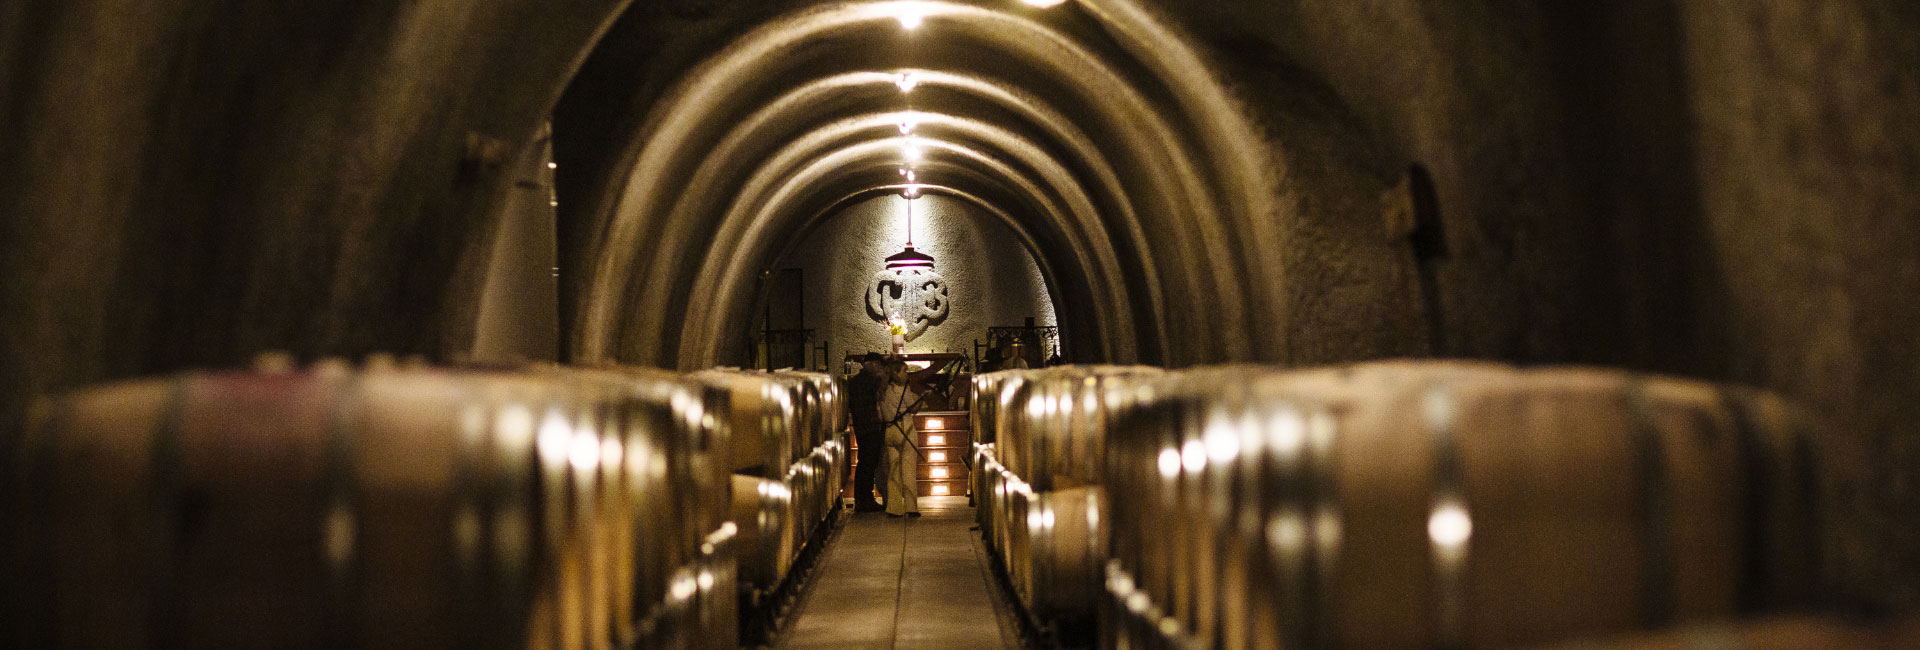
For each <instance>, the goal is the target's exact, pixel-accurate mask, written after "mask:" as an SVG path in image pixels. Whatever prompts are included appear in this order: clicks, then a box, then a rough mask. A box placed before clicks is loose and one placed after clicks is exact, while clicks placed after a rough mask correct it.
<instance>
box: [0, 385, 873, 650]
mask: <svg viewBox="0 0 1920 650" xmlns="http://www.w3.org/2000/svg"><path fill="white" fill-rule="evenodd" d="M821 377H824V376H821ZM821 377H807V376H787V377H784V378H781V377H771V376H768V377H764V378H763V379H762V380H761V381H760V382H758V386H755V385H753V384H754V383H753V382H731V383H728V384H727V385H726V386H719V385H716V384H715V383H714V382H712V381H709V380H706V379H695V378H692V377H690V376H687V375H680V374H676V373H669V372H665V371H654V370H639V369H627V368H605V369H561V368H525V369H516V370H513V371H506V370H478V369H435V368H425V367H418V366H416V365H409V366H407V367H394V366H393V364H386V363H383V364H369V366H368V367H367V369H365V370H359V369H355V368H352V367H351V366H349V365H348V364H346V363H344V362H331V361H330V362H322V363H320V364H316V365H314V366H312V367H308V368H304V369H292V368H286V367H280V368H273V369H271V370H260V371H253V372H244V371H232V372H189V373H183V374H180V375H177V376H173V377H167V378H158V379H147V380H135V381H125V382H118V383H113V384H106V385H101V386H96V387H90V388H85V389H81V390H76V391H73V392H70V393H66V394H63V395H57V396H52V397H49V398H45V399H43V400H41V401H40V403H39V404H38V405H37V406H36V408H35V409H34V418H33V422H32V424H31V426H30V427H29V431H28V433H27V435H26V436H25V438H24V439H22V440H19V441H9V444H8V445H6V446H4V447H0V453H4V457H0V508H4V510H3V511H0V519H4V520H5V521H7V522H8V524H7V526H6V529H5V532H3V533H0V563H4V564H0V566H3V567H4V568H5V570H6V571H7V577H6V578H5V579H4V583H3V584H4V589H3V590H0V595H3V596H5V598H4V600H5V602H7V603H9V605H8V607H7V608H6V610H5V611H4V612H0V622H4V627H0V646H6V647H21V648H29V647H31V648H173V647H275V648H349V647H362V648H385V647H394V648H402V647H404V648H442V647H445V648H452V647H462V648H558V649H574V648H607V647H617V648H632V647H645V648H714V647H734V646H736V645H738V642H739V636H738V634H739V621H740V620H741V618H742V617H743V613H742V612H740V611H739V610H738V603H739V591H738V590H737V588H736V582H737V579H738V578H737V576H738V573H739V568H738V567H740V566H744V565H751V564H754V563H755V562H756V560H757V558H756V557H753V556H751V555H748V556H745V557H740V554H743V553H760V552H764V551H763V549H760V548H756V547H749V546H746V545H745V544H743V543H742V541H743V540H742V539H741V535H740V533H742V532H744V526H743V525H742V524H740V523H736V522H735V521H734V518H735V516H734V513H732V512H731V511H730V510H729V507H728V506H729V496H728V495H729V492H730V490H731V489H732V483H733V477H734V476H736V475H734V474H733V470H734V469H735V468H736V467H737V466H738V461H737V460H736V459H735V457H734V454H733V452H734V451H735V449H736V446H735V445H734V444H733V440H732V439H731V435H730V434H731V433H732V428H731V425H737V424H738V423H737V422H734V421H732V419H731V416H732V414H733V412H734V410H735V405H736V400H735V397H737V396H738V395H740V394H742V393H745V394H751V395H754V396H756V399H757V398H758V397H760V396H769V395H773V394H774V393H776V392H778V393H781V394H785V395H787V396H788V397H787V399H786V402H785V404H786V406H785V410H784V411H783V412H780V413H773V414H769V415H768V417H766V418H764V419H763V420H761V421H756V422H753V423H751V426H750V428H746V429H744V430H743V431H742V433H743V434H744V435H747V436H749V437H752V436H757V435H760V434H762V433H764V429H766V428H772V427H786V428H794V429H806V431H804V432H801V433H800V435H803V436H807V437H809V439H811V440H817V441H821V442H820V444H819V445H818V446H817V447H816V448H815V449H814V452H815V453H811V454H808V455H807V456H806V457H805V458H800V459H793V460H794V462H790V463H788V465H789V466H794V467H804V468H808V469H807V471H803V472H789V473H790V474H792V473H799V474H805V473H807V472H813V473H816V474H825V473H830V472H832V471H835V470H834V468H836V467H838V466H839V463H838V462H837V459H836V458H834V457H832V456H831V453H832V451H833V450H834V449H835V447H832V446H830V445H829V444H827V443H828V442H830V441H831V440H832V437H833V434H832V433H831V432H829V431H821V430H820V429H821V428H823V427H829V426H836V425H837V423H836V422H835V419H836V418H837V417H838V416H837V415H835V414H837V413H838V411H839V408H838V405H837V403H836V400H837V399H838V397H837V395H838V389H837V387H835V385H834V384H833V382H832V379H831V378H830V377H829V378H824V380H823V379H822V378H821ZM771 401H773V402H776V403H778V402H780V400H779V399H778V398H773V399H772V400H771ZM783 435H784V434H783ZM781 478H788V477H781ZM817 482H819V483H820V484H821V485H823V486H832V485H836V484H837V483H836V482H835V480H834V479H833V477H831V476H826V477H823V478H822V479H820V480H819V481H817ZM791 485H792V486H794V488H796V489H797V488H801V487H805V482H793V483H791ZM822 501H825V499H822ZM805 516H807V517H824V510H822V509H820V508H811V507H809V508H808V509H806V510H805Z"/></svg>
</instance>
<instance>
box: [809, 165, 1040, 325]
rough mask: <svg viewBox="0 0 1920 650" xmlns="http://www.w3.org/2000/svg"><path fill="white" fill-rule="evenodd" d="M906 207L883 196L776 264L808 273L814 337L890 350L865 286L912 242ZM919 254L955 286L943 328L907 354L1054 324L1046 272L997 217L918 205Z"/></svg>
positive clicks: (824, 224) (829, 221)
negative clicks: (993, 330)
mask: <svg viewBox="0 0 1920 650" xmlns="http://www.w3.org/2000/svg"><path fill="white" fill-rule="evenodd" d="M903 203H904V201H903V200H902V199H900V198H899V197H897V196H882V197H878V198H874V199H869V200H867V201H863V202H861V203H858V204H855V205H853V206H850V207H848V208H847V209H846V210H845V211H844V212H841V213H839V214H837V215H831V216H828V217H827V218H826V219H824V220H822V221H821V222H820V223H819V224H818V225H817V226H816V227H815V228H814V230H813V231H812V232H811V233H809V234H808V235H807V236H806V238H805V239H803V240H802V241H801V242H800V243H799V244H797V245H796V246H794V247H793V248H792V249H791V250H790V251H788V252H787V253H786V254H785V255H784V256H782V257H781V258H780V260H779V261H778V262H776V263H775V265H774V266H773V268H800V269H802V273H803V274H804V277H805V282H806V291H807V293H806V321H807V322H806V324H807V326H808V327H811V328H814V336H816V337H818V338H816V341H821V340H824V341H829V342H831V343H832V348H831V350H832V354H833V356H834V357H835V358H839V357H840V356H841V352H842V351H852V352H862V351H869V350H871V351H882V352H884V351H886V350H887V349H888V347H889V346H890V343H889V341H890V338H889V337H888V335H887V334H886V331H885V330H884V328H883V326H881V325H880V324H879V323H876V322H873V320H871V319H870V318H868V317H867V312H866V308H865V306H864V304H863V302H862V301H863V300H864V296H865V290H866V287H867V285H868V284H869V283H870V282H871V281H872V279H873V276H874V274H875V273H877V272H879V271H880V270H881V269H883V268H885V267H886V258H887V256H889V255H892V254H894V253H898V252H900V248H901V246H902V244H904V243H905V241H906V236H905V235H906V223H905V212H904V208H903V207H902V204H903ZM913 222H914V225H913V243H914V249H915V250H917V251H920V252H922V253H926V254H928V255H932V256H933V258H934V270H936V271H938V272H939V273H940V276H941V277H942V278H944V279H946V281H947V286H948V291H949V294H948V295H949V297H950V298H951V300H952V307H951V311H950V312H949V315H948V317H947V319H946V321H945V322H943V323H941V324H940V325H938V326H935V327H930V328H928V329H927V331H926V332H925V333H924V334H921V335H920V337H919V338H917V339H914V340H913V341H910V342H908V343H907V350H908V351H909V352H966V353H968V354H972V353H973V343H974V341H975V340H979V341H980V342H982V343H984V342H986V337H987V328H988V327H996V326H1002V325H1020V324H1022V322H1023V320H1024V319H1025V318H1027V317H1033V318H1034V319H1035V322H1036V323H1037V324H1040V325H1053V324H1054V313H1053V308H1054V307H1053V300H1052V298H1051V297H1050V295H1049V294H1048V291H1047V285H1046V282H1045V280H1044V279H1043V278H1042V277H1041V274H1040V268H1039V267H1038V266H1037V265H1035V264H1034V261H1033V256H1032V255H1030V254H1029V253H1028V252H1027V250H1026V249H1025V248H1024V247H1022V246H1021V245H1020V243H1019V240H1018V239H1017V238H1015V236H1014V234H1013V233H1012V232H1011V231H1010V230H1008V229H1007V227H1006V226H1005V225H1002V224H1001V223H999V222H998V221H996V220H995V219H994V218H993V217H992V216H991V215H988V214H985V213H982V212H981V211H979V210H978V209H977V208H974V207H973V206H972V205H970V204H968V203H966V202H964V201H959V200H956V199H950V198H947V197H943V196H927V197H922V198H920V199H918V200H915V201H914V219H913Z"/></svg>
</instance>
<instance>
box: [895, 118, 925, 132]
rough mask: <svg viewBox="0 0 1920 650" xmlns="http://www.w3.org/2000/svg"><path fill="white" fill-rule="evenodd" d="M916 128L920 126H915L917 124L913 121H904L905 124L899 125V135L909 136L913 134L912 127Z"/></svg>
mask: <svg viewBox="0 0 1920 650" xmlns="http://www.w3.org/2000/svg"><path fill="white" fill-rule="evenodd" d="M917 126H920V125H919V124H917V123H915V122H914V121H913V120H907V121H905V122H901V123H900V135H910V134H912V133H913V129H914V127H917Z"/></svg>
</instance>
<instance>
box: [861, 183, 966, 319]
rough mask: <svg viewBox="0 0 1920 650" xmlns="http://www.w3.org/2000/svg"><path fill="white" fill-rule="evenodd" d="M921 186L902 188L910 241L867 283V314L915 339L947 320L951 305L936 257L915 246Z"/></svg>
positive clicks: (913, 185)
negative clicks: (935, 264) (915, 217)
mask: <svg viewBox="0 0 1920 650" xmlns="http://www.w3.org/2000/svg"><path fill="white" fill-rule="evenodd" d="M919 193H920V187H919V186H918V185H915V184H909V185H907V186H906V187H905V188H903V189H901V192H900V196H901V198H904V199H906V201H907V243H906V247H905V248H904V249H903V250H901V251H900V252H898V253H895V254H893V255H890V256H888V257H887V266H886V268H885V269H882V270H881V271H880V272H879V273H876V274H874V276H873V282H871V283H869V284H868V285H867V292H866V293H867V299H866V303H867V316H868V317H870V318H872V319H873V320H874V321H876V322H880V323H886V324H887V326H888V328H889V329H890V330H892V331H893V332H894V333H895V334H896V335H899V336H902V337H904V339H903V340H905V341H912V340H914V339H916V338H919V337H920V335H921V334H924V333H926V331H927V328H929V327H932V326H935V325H939V324H940V323H942V322H944V321H946V319H947V314H948V313H949V311H950V307H949V305H948V301H947V281H946V278H942V277H940V273H939V272H937V271H935V270H934V268H933V256H932V255H928V254H926V253H922V252H920V251H917V250H914V248H913V204H914V199H915V198H916V197H918V196H919Z"/></svg>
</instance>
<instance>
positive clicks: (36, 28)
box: [0, 0, 626, 411]
mask: <svg viewBox="0 0 1920 650" xmlns="http://www.w3.org/2000/svg"><path fill="white" fill-rule="evenodd" d="M625 2H626V0H568V1H566V2H559V3H554V2H531V1H516V2H492V3H483V4H475V3H471V2H465V1H463V0H428V1H424V2H409V3H391V2H357V1H345V2H324V3H293V4H283V3H269V4H262V3H256V2H244V1H239V0H171V1H163V2H156V1H150V0H125V1H122V0H105V1H99V2H71V1H68V0H25V1H22V2H8V3H4V4H3V5H0V142H5V143H7V145H6V147H5V148H3V149H0V169H4V170H6V173H5V174H3V175H0V215H4V218H3V222H4V224H5V226H4V228H5V231H4V236H0V278H4V283H5V284H4V285H3V286H0V304H3V305H5V307H4V309H0V331H5V332H7V336H6V337H5V340H4V341H0V364H4V365H3V366H0V382H5V384H6V385H4V386H0V396H4V398H5V400H6V401H7V402H9V404H8V405H7V406H8V407H9V408H7V409H6V410H7V411H13V410H15V408H14V407H17V405H18V403H19V402H20V401H21V400H22V399H23V398H24V396H25V395H27V394H30V393H32V392H35V391H41V390H47V389H51V388H57V387H61V386H65V385H70V384H74V383H78V382H84V381H92V380H99V379H105V378H112V377H119V376H126V375H131V374H142V373H152V372H160V371H166V370H170V369H174V368H179V367H183V366H189V365H209V364H231V363H237V362H243V361H245V360H246V359H247V358H249V357H251V356H252V355H253V354H255V353H257V352H259V351H263V350H272V349H278V350H287V351H291V352H293V353H295V354H296V355H300V356H314V355H321V354H345V355H358V354H362V353H366V352H372V351H392V352H397V353H402V354H410V353H411V354H425V355H429V356H440V355H447V354H452V353H455V352H460V351H464V350H465V349H466V347H467V346H468V345H469V344H470V339H471V337H472V328H473V323H472V320H473V313H474V311H475V310H476V309H477V303H478V297H477V294H478V292H479V286H478V285H479V278H480V277H481V276H482V275H483V270H484V268H485V260H486V257H487V254H488V253H489V252H490V251H491V249H492V248H491V245H490V237H491V235H492V231H493V226H494V224H493V221H494V217H493V216H492V215H493V214H494V209H493V208H494V206H495V204H497V203H498V201H499V199H500V198H501V197H502V195H503V194H505V193H506V191H507V189H508V187H509V186H510V182H508V181H509V180H510V179H509V178H508V175H507V174H505V173H503V170H502V168H503V167H504V166H505V165H506V164H507V163H510V162H511V161H512V160H513V159H514V158H515V157H516V156H518V155H519V154H520V153H521V151H522V150H523V149H524V148H525V147H526V144H527V143H528V142H530V141H531V140H532V139H533V138H534V136H535V134H536V132H537V131H538V129H539V126H540V124H541V122H542V121H543V119H544V118H545V116H546V115H547V113H548V112H549V111H550V110H551V108H552V105H553V103H554V102H555V101H556V100H557V98H558V96H559V94H560V90H561V89H562V88H563V87H564V84H565V83H566V80H567V79H568V78H569V77H570V76H571V75H572V71H573V70H574V69H575V68H576V67H577V66H578V63H579V60H580V59H581V58H582V57H583V56H584V53H585V52H586V51H587V47H588V45H590V44H591V43H592V42H593V40H594V39H595V38H596V36H597V35H598V33H599V32H600V31H602V30H603V29H604V28H605V27H606V25H607V24H609V23H610V22H611V21H612V19H613V18H614V17H615V16H616V15H617V13H618V11H619V10H620V9H621V8H622V7H623V5H624V4H625Z"/></svg>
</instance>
